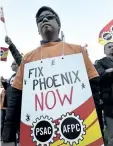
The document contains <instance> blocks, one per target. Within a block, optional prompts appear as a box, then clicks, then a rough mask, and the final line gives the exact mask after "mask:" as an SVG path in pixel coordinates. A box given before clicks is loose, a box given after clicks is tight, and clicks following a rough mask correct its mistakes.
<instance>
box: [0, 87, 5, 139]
mask: <svg viewBox="0 0 113 146" xmlns="http://www.w3.org/2000/svg"><path fill="white" fill-rule="evenodd" d="M5 99H6V98H5V90H4V88H2V89H1V93H0V111H1V124H0V130H1V131H0V132H1V133H0V136H1V135H2V131H3V126H4V121H5V116H6V100H5ZM0 139H1V138H0ZM1 140H2V139H1Z"/></svg>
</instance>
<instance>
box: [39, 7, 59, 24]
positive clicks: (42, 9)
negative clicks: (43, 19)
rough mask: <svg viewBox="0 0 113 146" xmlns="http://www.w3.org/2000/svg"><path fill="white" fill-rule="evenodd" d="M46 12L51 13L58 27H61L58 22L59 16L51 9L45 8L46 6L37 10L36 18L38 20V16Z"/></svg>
mask: <svg viewBox="0 0 113 146" xmlns="http://www.w3.org/2000/svg"><path fill="white" fill-rule="evenodd" d="M46 10H48V11H50V12H52V13H53V14H54V15H55V16H56V20H57V22H58V24H59V26H60V27H61V22H60V18H59V16H58V14H57V13H56V12H55V11H54V10H53V9H52V8H50V7H47V6H43V7H41V8H40V9H39V10H38V12H37V13H36V18H38V17H39V16H40V14H41V13H42V12H43V11H46Z"/></svg>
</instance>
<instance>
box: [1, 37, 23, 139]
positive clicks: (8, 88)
mask: <svg viewBox="0 0 113 146" xmlns="http://www.w3.org/2000/svg"><path fill="white" fill-rule="evenodd" d="M5 42H6V43H7V44H8V45H9V50H10V52H11V54H12V56H13V58H14V59H15V60H14V61H13V63H12V65H11V69H12V71H14V72H15V73H14V74H13V75H12V76H11V77H10V79H9V80H8V81H7V80H5V79H4V78H3V77H2V80H1V81H2V85H3V87H4V89H5V96H4V98H5V100H4V101H5V106H6V107H7V106H8V101H9V98H11V96H10V95H11V90H12V87H11V85H12V83H13V80H14V78H15V76H16V73H17V70H18V66H19V65H20V63H21V60H22V55H21V54H20V52H19V51H18V50H17V49H16V46H15V45H14V44H13V43H12V41H11V39H10V38H9V37H8V36H6V37H5ZM2 111H4V112H2V113H3V114H2V129H3V126H4V119H5V116H6V113H5V110H2ZM18 130H19V128H18ZM1 132H2V131H1ZM15 141H16V134H15Z"/></svg>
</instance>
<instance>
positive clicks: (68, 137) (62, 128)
mask: <svg viewBox="0 0 113 146" xmlns="http://www.w3.org/2000/svg"><path fill="white" fill-rule="evenodd" d="M59 123H60V124H59V125H58V129H59V132H58V133H59V134H60V139H61V140H64V143H70V146H71V145H73V144H79V140H81V141H82V140H83V139H84V138H83V135H85V134H86V132H85V127H86V126H85V125H84V124H83V120H81V119H80V117H79V116H75V115H74V113H72V114H69V113H67V114H66V115H65V116H64V115H63V116H62V117H61V120H59Z"/></svg>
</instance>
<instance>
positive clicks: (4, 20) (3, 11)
mask: <svg viewBox="0 0 113 146" xmlns="http://www.w3.org/2000/svg"><path fill="white" fill-rule="evenodd" d="M1 8H2V12H3V17H4V29H5V32H6V36H7V34H8V33H7V28H6V21H5V15H4V9H3V5H2V6H1Z"/></svg>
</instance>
